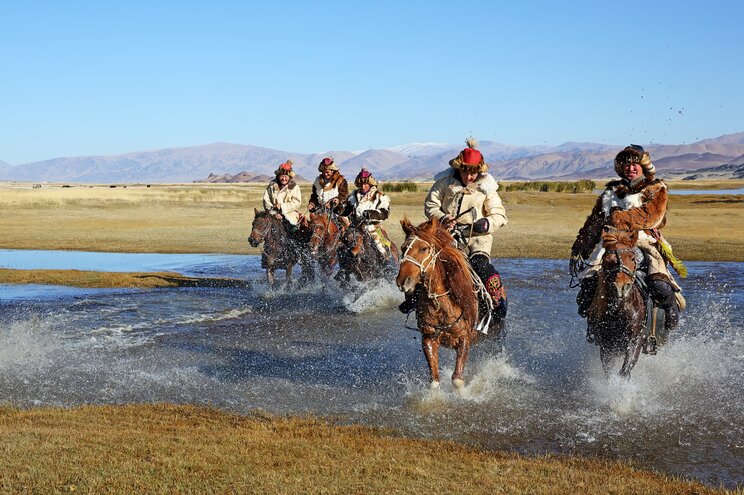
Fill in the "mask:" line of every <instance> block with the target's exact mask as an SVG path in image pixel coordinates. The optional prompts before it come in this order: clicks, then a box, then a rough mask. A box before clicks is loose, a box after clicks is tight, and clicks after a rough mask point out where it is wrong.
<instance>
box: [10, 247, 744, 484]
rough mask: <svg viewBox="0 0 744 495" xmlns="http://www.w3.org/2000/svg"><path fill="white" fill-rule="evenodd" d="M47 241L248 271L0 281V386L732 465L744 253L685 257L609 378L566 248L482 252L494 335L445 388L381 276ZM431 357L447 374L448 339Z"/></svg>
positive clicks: (705, 477)
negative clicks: (311, 274)
mask: <svg viewBox="0 0 744 495" xmlns="http://www.w3.org/2000/svg"><path fill="white" fill-rule="evenodd" d="M60 256H62V257H64V256H71V257H73V258H76V259H77V260H78V261H76V263H77V264H76V265H75V266H72V265H71V263H72V261H71V259H72V258H68V259H61V260H60V259H58V260H57V261H56V262H55V263H57V264H56V265H55V264H54V263H51V262H48V261H47V262H46V263H48V264H47V265H44V266H43V267H48V268H78V269H100V270H111V269H112V267H114V266H118V267H119V268H120V269H121V270H126V271H140V270H175V271H181V272H182V273H185V274H187V275H204V276H228V277H240V278H248V279H256V280H259V282H258V283H256V284H253V286H252V288H245V289H235V288H231V289H201V288H199V289H196V288H183V289H155V290H83V289H70V288H60V287H45V286H2V285H0V398H1V399H0V400H2V401H3V402H5V403H12V404H16V405H20V406H23V407H27V406H44V405H63V406H69V405H77V404H110V403H114V404H118V403H129V402H152V401H168V402H176V403H190V404H202V405H212V406H217V407H221V408H224V409H228V410H231V411H236V412H241V413H248V412H250V411H252V410H255V409H263V410H267V411H270V412H273V413H279V414H283V413H289V414H298V413H300V414H302V413H313V414H317V415H320V416H324V417H331V418H333V419H335V420H339V421H344V422H356V423H363V424H368V425H373V426H383V427H390V428H394V429H397V430H399V431H402V432H403V433H404V434H406V435H410V436H416V437H425V438H445V439H451V440H455V441H458V442H464V443H468V444H473V445H477V446H480V447H485V448H488V449H509V450H514V451H518V452H523V453H528V454H538V453H544V452H554V453H567V454H579V455H598V456H602V457H606V458H610V459H624V460H629V461H631V462H633V463H634V464H635V465H637V466H639V467H643V468H648V469H656V470H659V471H662V472H665V473H670V474H677V475H681V476H685V477H692V478H696V479H699V480H702V481H703V482H706V483H708V484H711V485H716V486H717V485H719V484H724V485H726V486H729V487H732V486H736V485H737V484H741V483H744V421H743V419H744V414H743V413H742V411H744V391H743V388H742V383H744V380H743V379H744V340H743V337H744V332H743V331H742V328H743V326H744V325H743V323H744V321H743V320H744V315H742V311H741V308H742V302H744V301H743V299H744V296H743V294H744V293H743V292H742V276H743V275H744V264H740V263H689V264H688V266H689V268H690V277H689V278H688V279H687V280H685V281H683V282H682V285H683V288H684V290H685V294H686V295H687V299H688V304H689V309H688V311H687V312H685V313H683V318H682V321H681V323H680V326H679V328H678V329H677V330H676V331H675V332H674V333H673V334H672V335H671V337H670V341H669V342H668V343H667V344H666V345H665V346H664V347H663V348H662V349H661V350H660V352H659V354H658V355H657V356H646V355H643V356H641V358H640V360H639V363H638V365H637V367H636V368H635V370H634V371H633V376H632V378H631V380H630V381H623V380H621V379H619V378H615V377H611V378H610V379H607V378H605V377H604V375H603V373H602V371H601V367H600V364H599V359H598V352H597V350H596V349H595V348H594V347H593V346H591V345H589V344H587V343H586V342H585V340H584V326H583V325H584V322H583V320H581V319H580V318H579V317H578V316H577V315H576V314H575V304H574V301H573V299H574V297H575V293H576V289H569V288H568V276H567V274H566V267H567V262H565V261H550V260H525V259H521V260H495V264H496V265H497V266H498V268H499V269H500V270H501V272H502V274H503V276H504V280H505V282H506V284H507V288H508V293H509V297H510V309H509V310H510V313H509V316H508V320H509V336H508V340H507V349H506V352H505V353H504V354H501V355H497V354H496V353H495V352H494V348H493V346H491V345H489V343H488V342H485V343H484V344H485V345H481V346H478V347H476V349H475V350H474V352H473V353H472V354H471V358H470V361H469V363H468V365H467V367H466V382H467V386H466V388H465V390H464V392H463V393H461V394H457V393H455V392H454V391H453V390H452V388H451V386H450V385H449V383H448V380H444V382H443V386H442V388H441V389H440V390H438V391H430V390H428V387H427V382H428V377H427V370H426V364H425V360H424V357H423V354H422V353H421V351H420V339H419V337H418V334H417V333H416V332H414V331H411V330H408V329H406V328H405V326H404V319H405V318H404V317H403V316H402V315H401V314H400V313H398V312H397V311H396V309H395V307H396V306H397V304H398V303H399V302H400V301H401V300H402V296H401V294H400V293H399V292H398V290H397V289H396V288H395V286H394V285H392V284H390V283H382V284H379V285H377V286H373V287H368V288H366V290H365V291H364V292H363V293H362V295H361V296H359V297H358V298H357V295H354V294H351V293H347V292H341V291H339V290H338V289H336V288H335V286H334V285H333V284H327V285H323V284H319V285H316V286H313V287H310V288H306V289H303V290H302V291H295V290H292V291H286V290H278V291H271V290H268V288H267V287H266V286H265V285H264V284H263V283H262V282H260V280H261V279H262V272H261V270H260V267H259V260H258V258H257V257H255V256H214V257H210V256H200V255H173V256H171V255H114V254H111V255H100V257H93V256H90V253H82V254H81V253H78V254H75V253H73V254H69V253H68V254H61V255H60ZM127 256H130V257H127ZM140 256H145V257H149V258H141V257H140ZM122 257H123V258H122ZM12 258H15V259H16V261H13V262H11V261H10V260H11V259H12ZM45 258H48V257H47V256H46V255H45V254H44V253H29V252H23V253H20V254H15V253H14V252H9V251H0V266H2V267H17V268H40V267H42V266H36V265H34V263H39V262H41V260H43V259H45ZM18 259H20V260H21V261H18ZM34 260H37V261H34ZM14 263H15V265H14ZM86 263H87V265H86ZM24 264H25V265H24ZM20 265H23V266H20ZM51 265H54V266H51ZM442 357H443V368H444V370H443V371H444V373H445V376H448V375H449V374H450V373H451V372H452V365H453V357H454V356H453V352H452V351H449V350H444V351H443V354H442Z"/></svg>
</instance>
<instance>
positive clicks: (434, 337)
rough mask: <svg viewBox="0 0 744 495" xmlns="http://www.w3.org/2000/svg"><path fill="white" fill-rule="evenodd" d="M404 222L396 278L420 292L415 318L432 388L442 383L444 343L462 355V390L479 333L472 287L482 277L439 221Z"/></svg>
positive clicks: (457, 381)
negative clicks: (440, 371)
mask: <svg viewBox="0 0 744 495" xmlns="http://www.w3.org/2000/svg"><path fill="white" fill-rule="evenodd" d="M400 224H401V226H402V227H403V232H405V234H406V241H405V243H404V244H403V247H402V250H403V258H402V259H401V262H400V269H399V271H398V276H397V278H396V279H395V282H396V283H397V284H398V288H399V289H400V290H401V291H403V292H405V293H406V294H409V295H410V294H412V293H413V292H414V291H417V292H418V294H417V298H418V302H417V306H416V320H417V322H418V328H419V331H420V332H421V345H422V347H423V350H424V355H425V356H426V362H427V363H428V364H429V371H430V373H431V387H432V388H436V387H438V386H439V346H440V345H443V346H445V347H449V348H451V349H454V350H455V352H456V353H457V356H456V359H455V370H454V372H453V373H452V385H453V386H454V387H455V388H456V389H461V388H462V387H463V386H464V384H465V382H464V381H463V371H464V368H465V362H466V361H467V358H468V353H469V352H470V346H471V344H472V343H473V342H474V341H475V339H476V336H477V332H476V330H475V326H476V323H477V318H478V300H477V296H476V293H475V291H474V290H473V287H474V278H473V277H474V276H475V277H477V276H476V275H474V273H473V272H472V270H471V268H470V266H469V265H468V262H467V260H466V259H465V256H464V255H463V254H462V253H461V252H460V251H459V250H458V249H456V248H455V247H454V241H453V239H452V236H451V235H450V233H449V232H448V231H447V230H446V229H445V228H444V227H442V226H441V224H440V223H439V222H438V221H437V220H436V219H432V220H429V221H428V222H424V223H422V224H421V225H419V226H418V227H414V226H413V225H412V224H411V222H410V221H409V220H408V219H407V218H404V219H403V220H401V221H400Z"/></svg>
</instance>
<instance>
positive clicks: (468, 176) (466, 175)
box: [460, 169, 478, 186]
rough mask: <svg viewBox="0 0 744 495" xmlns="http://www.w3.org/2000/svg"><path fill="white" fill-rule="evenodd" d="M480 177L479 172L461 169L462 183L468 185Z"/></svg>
mask: <svg viewBox="0 0 744 495" xmlns="http://www.w3.org/2000/svg"><path fill="white" fill-rule="evenodd" d="M477 178H478V172H469V171H468V170H465V169H461V170H460V180H462V183H463V184H465V185H466V186H467V185H468V184H472V183H473V182H475V179H477Z"/></svg>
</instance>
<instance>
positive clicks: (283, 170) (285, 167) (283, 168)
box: [274, 160, 295, 179]
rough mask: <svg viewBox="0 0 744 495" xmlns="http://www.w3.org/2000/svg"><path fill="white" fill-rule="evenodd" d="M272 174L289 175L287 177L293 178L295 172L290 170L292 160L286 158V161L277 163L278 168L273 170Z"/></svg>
mask: <svg viewBox="0 0 744 495" xmlns="http://www.w3.org/2000/svg"><path fill="white" fill-rule="evenodd" d="M274 175H276V176H277V178H279V176H280V175H289V178H290V179H291V178H293V177H294V176H295V173H294V172H293V171H292V160H287V161H286V162H284V163H282V164H281V165H279V168H278V169H276V170H274Z"/></svg>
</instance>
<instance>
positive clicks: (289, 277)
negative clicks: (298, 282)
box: [284, 265, 294, 288]
mask: <svg viewBox="0 0 744 495" xmlns="http://www.w3.org/2000/svg"><path fill="white" fill-rule="evenodd" d="M292 268H294V265H288V266H285V267H284V273H285V275H286V277H285V280H286V286H287V288H289V286H290V285H291V284H292Z"/></svg>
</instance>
